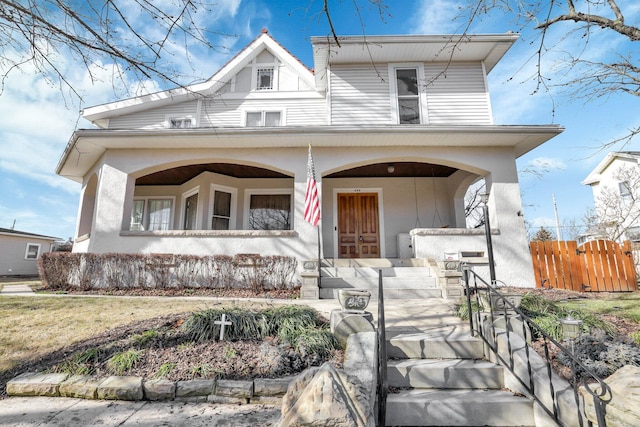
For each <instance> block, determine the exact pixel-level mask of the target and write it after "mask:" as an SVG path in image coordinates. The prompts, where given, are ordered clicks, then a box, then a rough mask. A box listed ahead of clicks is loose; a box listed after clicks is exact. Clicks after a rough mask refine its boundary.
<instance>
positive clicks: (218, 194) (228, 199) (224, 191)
mask: <svg viewBox="0 0 640 427" xmlns="http://www.w3.org/2000/svg"><path fill="white" fill-rule="evenodd" d="M209 200H210V202H209V214H210V217H211V223H210V226H211V230H235V229H236V211H237V203H238V190H237V189H236V188H233V187H225V186H222V185H217V184H212V185H211V196H210V199H209Z"/></svg>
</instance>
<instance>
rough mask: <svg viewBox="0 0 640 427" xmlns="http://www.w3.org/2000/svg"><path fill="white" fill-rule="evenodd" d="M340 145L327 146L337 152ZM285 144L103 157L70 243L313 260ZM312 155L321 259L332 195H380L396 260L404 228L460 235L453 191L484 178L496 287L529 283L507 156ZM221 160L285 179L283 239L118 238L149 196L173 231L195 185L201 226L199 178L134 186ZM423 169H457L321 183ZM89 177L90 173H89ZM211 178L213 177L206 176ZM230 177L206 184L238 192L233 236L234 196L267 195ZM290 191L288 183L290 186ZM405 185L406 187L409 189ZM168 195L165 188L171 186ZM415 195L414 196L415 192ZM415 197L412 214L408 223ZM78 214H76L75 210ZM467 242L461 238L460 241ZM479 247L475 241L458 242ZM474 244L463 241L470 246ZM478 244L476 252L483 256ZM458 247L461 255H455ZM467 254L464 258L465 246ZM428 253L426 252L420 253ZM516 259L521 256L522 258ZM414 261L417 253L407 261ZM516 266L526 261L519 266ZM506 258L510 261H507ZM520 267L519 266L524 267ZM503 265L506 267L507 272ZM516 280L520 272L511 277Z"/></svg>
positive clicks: (446, 151) (302, 180) (463, 152)
mask: <svg viewBox="0 0 640 427" xmlns="http://www.w3.org/2000/svg"><path fill="white" fill-rule="evenodd" d="M339 142H340V141H336V142H335V143H336V144H338V143H339ZM290 143H291V144H293V143H294V141H288V140H287V139H286V138H284V139H283V141H282V146H281V147H277V148H276V147H274V148H268V149H266V148H265V149H249V148H246V149H245V148H235V149H231V148H224V149H204V148H202V149H189V150H180V149H156V150H153V151H149V150H111V151H108V152H106V153H105V155H104V156H103V157H102V158H101V160H100V162H99V163H98V164H97V165H96V167H95V169H94V170H93V171H96V172H98V176H99V184H98V189H97V194H96V200H95V204H96V209H95V221H94V222H93V224H92V232H91V236H90V239H89V241H88V242H87V241H85V242H80V245H78V247H76V248H75V249H74V250H82V249H84V250H86V251H90V252H113V251H121V252H129V253H135V252H140V253H150V252H174V253H192V254H234V253H261V254H265V255H271V254H286V255H292V256H295V257H297V258H299V259H315V258H316V257H317V238H318V237H317V232H316V230H315V229H314V227H312V226H311V225H309V224H308V223H307V222H305V221H304V219H303V203H302V201H303V200H304V193H305V187H306V163H307V161H306V160H307V148H306V147H304V148H302V147H287V144H290ZM313 156H314V162H315V167H316V178H317V179H318V190H319V193H320V198H321V200H322V220H321V227H322V240H323V255H324V256H325V257H332V256H335V254H334V246H335V245H334V232H335V226H336V225H337V224H336V222H335V219H334V212H335V210H334V197H333V192H334V190H335V189H336V188H347V189H349V188H360V187H362V188H380V189H381V191H382V193H381V196H382V200H383V210H384V211H383V215H384V217H381V220H383V221H384V222H383V224H382V226H383V227H384V232H385V235H384V236H383V238H382V241H383V243H384V245H385V246H384V253H383V255H384V256H387V257H394V256H397V247H396V237H397V235H398V233H406V232H408V231H409V230H411V229H414V228H421V227H445V226H449V227H451V228H463V227H464V225H463V224H460V222H461V221H462V219H463V218H464V216H463V212H461V210H462V209H463V205H462V203H461V197H460V194H462V190H463V188H462V187H465V188H466V186H467V185H468V184H469V182H470V181H471V178H472V177H482V176H484V177H486V179H487V185H488V188H490V189H491V200H490V211H491V215H492V216H491V222H492V226H493V228H495V229H498V230H499V231H500V234H499V235H498V236H497V237H496V239H497V240H496V241H495V242H494V245H495V246H496V263H497V264H498V265H497V269H498V271H499V279H500V280H505V281H506V280H515V281H517V282H518V283H522V285H521V286H528V284H530V283H531V281H532V280H533V279H532V277H531V278H530V279H528V278H526V279H521V278H520V276H521V275H522V274H524V275H526V273H523V272H528V271H531V264H530V262H531V261H530V257H528V250H527V242H526V234H525V229H524V223H523V220H522V217H519V216H518V215H517V212H518V211H520V210H521V209H522V207H521V201H520V196H519V188H518V183H517V172H516V167H515V158H514V154H513V151H512V150H511V149H509V148H499V147H475V148H474V149H471V148H470V147H454V148H452V147H446V146H437V147H435V146H430V147H420V146H403V147H370V146H367V147H343V146H331V147H323V146H320V147H313ZM207 162H221V163H234V164H243V165H251V166H258V167H263V168H267V169H270V170H275V171H279V172H282V173H285V174H287V175H290V176H293V178H289V179H283V180H278V181H281V182H279V184H278V185H283V186H284V187H288V188H292V187H293V200H292V203H293V206H294V208H293V216H294V218H293V227H294V229H293V230H292V231H290V232H287V233H285V235H282V234H280V235H278V234H277V233H275V232H274V233H272V234H268V233H267V234H266V235H261V236H256V235H252V234H251V233H250V232H247V231H244V232H237V233H233V232H226V233H216V232H211V231H210V232H208V233H190V232H180V231H175V232H170V233H167V234H166V235H159V234H151V233H147V234H140V233H138V234H136V233H130V232H128V227H129V220H130V213H131V205H132V200H133V197H134V191H135V192H136V193H135V194H136V195H145V194H152V193H153V194H156V192H158V191H166V193H165V194H167V193H170V194H173V197H175V198H176V203H175V209H174V222H173V223H174V225H176V227H175V228H180V227H179V225H180V221H181V218H182V213H181V204H182V203H181V202H182V197H183V193H184V192H187V191H189V190H191V189H192V188H194V187H195V186H197V185H200V191H201V193H200V194H201V196H202V199H201V200H199V203H200V202H201V203H202V208H203V211H199V218H200V220H201V221H202V224H206V222H207V221H208V215H209V213H208V206H209V200H208V198H209V197H210V195H209V184H210V181H209V177H204V176H201V177H197V178H194V179H193V180H192V181H189V182H187V183H185V184H183V185H180V186H177V185H176V186H170V187H168V188H165V189H164V190H160V189H158V188H152V187H149V188H147V189H143V188H142V187H138V188H136V187H135V179H136V178H137V177H140V176H144V175H147V174H149V173H153V172H156V171H160V170H165V169H169V168H173V167H178V166H184V165H189V164H198V163H207ZM392 162H424V163H433V164H441V165H446V166H450V167H454V168H458V169H460V170H459V171H458V172H456V173H455V174H453V175H451V176H450V177H448V178H436V179H433V178H415V179H414V178H348V179H347V178H339V179H338V178H335V179H330V178H326V182H324V180H323V178H322V177H323V176H327V175H330V174H332V173H334V172H338V171H342V170H347V169H351V168H355V167H358V166H363V165H368V164H373V163H392ZM93 171H92V172H93ZM210 175H211V176H213V175H215V174H210ZM236 180H237V179H236V178H232V177H228V176H216V177H215V182H216V184H220V185H229V186H233V187H237V188H238V199H239V200H238V204H237V205H238V207H239V209H238V212H236V222H237V226H236V228H238V229H241V228H242V227H243V213H242V212H240V210H241V207H242V206H243V203H242V200H241V197H242V194H241V193H242V191H243V190H241V189H246V188H250V187H251V188H257V187H260V186H264V187H267V188H273V182H275V181H273V182H271V183H270V181H271V180H267V179H265V180H258V179H256V180H254V181H253V182H249V181H247V182H248V184H247V185H244V186H243V185H240V183H239V182H238V181H236ZM291 183H293V184H291ZM414 184H415V189H414ZM171 187H173V188H171ZM416 190H417V191H416ZM416 194H417V196H418V201H419V203H418V214H417V215H416ZM80 212H82V209H80ZM467 237H468V236H467ZM465 239H466V240H465V245H466V244H467V243H466V242H467V241H473V242H475V241H476V240H477V244H478V245H481V243H482V240H483V238H481V237H477V238H476V237H474V238H473V239H468V238H465ZM452 242H453V240H451V236H449V237H446V238H443V240H442V243H438V244H437V245H431V244H430V246H433V256H434V258H436V259H437V258H438V257H441V256H442V253H443V252H444V250H445V249H446V250H449V249H450V247H451V244H452ZM475 244H476V243H473V245H475ZM484 247H485V246H482V247H481V248H480V249H478V250H484V249H483V248H484ZM465 249H466V248H465ZM469 249H470V250H474V249H472V248H469ZM430 250H431V249H430ZM525 252H527V256H526V257H525ZM416 255H417V256H423V255H424V254H422V253H416ZM525 258H526V259H525ZM514 260H516V261H514ZM527 262H528V263H527ZM507 265H514V266H515V267H513V268H510V267H509V268H507V267H506V266H507ZM521 273H522V274H521Z"/></svg>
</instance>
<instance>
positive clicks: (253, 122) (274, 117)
mask: <svg viewBox="0 0 640 427" xmlns="http://www.w3.org/2000/svg"><path fill="white" fill-rule="evenodd" d="M245 120H246V121H245V126H247V127H260V126H266V127H274V126H282V122H283V120H282V113H281V112H280V111H247V114H246V117H245Z"/></svg>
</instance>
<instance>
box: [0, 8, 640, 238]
mask: <svg viewBox="0 0 640 427" xmlns="http://www.w3.org/2000/svg"><path fill="white" fill-rule="evenodd" d="M166 2H168V0H163V1H162V3H166ZM132 3H133V2H132ZM216 3H217V7H216V9H215V11H214V12H211V13H210V14H201V15H198V19H200V20H202V22H207V23H208V25H209V26H210V27H211V28H215V29H216V30H219V31H223V32H225V33H227V34H234V35H237V37H223V36H219V37H218V38H217V39H216V40H214V43H215V44H218V45H221V46H225V48H226V49H219V50H220V51H221V52H217V51H216V52H211V51H207V50H204V49H202V48H199V47H197V46H190V49H189V51H188V52H184V49H183V47H182V46H181V45H180V44H179V43H176V44H175V45H173V46H172V47H170V49H172V54H173V55H172V56H171V57H168V58H166V60H167V61H173V62H174V63H175V64H178V66H180V67H182V69H181V71H182V72H184V74H187V75H190V76H191V77H190V78H189V79H187V80H185V81H184V83H185V84H188V83H191V82H192V81H194V80H193V79H205V78H207V77H209V76H211V75H212V74H213V73H214V72H215V71H217V69H218V68H219V67H220V66H221V65H222V64H224V63H225V62H226V60H228V59H229V57H230V56H231V55H233V54H234V53H236V52H237V51H238V50H239V49H242V48H243V47H244V46H245V45H246V44H247V43H248V42H249V41H251V40H252V39H253V38H255V37H256V36H257V35H258V34H259V33H260V30H261V29H262V28H267V29H268V30H269V33H270V34H271V35H272V36H273V37H274V38H275V39H276V40H277V41H278V42H280V43H281V44H282V45H283V46H284V47H285V48H287V49H288V50H289V51H290V52H292V53H293V54H294V55H295V56H297V57H298V58H299V59H300V60H301V61H302V62H303V63H304V64H305V65H307V66H309V67H313V63H312V52H311V45H310V44H309V37H311V36H323V35H327V34H328V32H329V27H328V25H327V22H326V19H325V18H324V17H323V16H322V15H321V14H320V10H321V7H322V1H321V0H274V1H267V0H262V1H260V0H219V1H217V2H216ZM458 3H462V0H460V1H448V0H403V1H402V2H399V1H393V0H389V1H387V4H388V5H389V8H388V10H387V11H388V14H385V15H384V16H383V17H382V19H381V17H380V15H379V13H378V11H377V9H374V8H371V7H369V6H366V7H363V8H362V9H361V10H360V16H359V15H358V13H356V11H355V9H354V7H353V2H351V1H347V0H342V1H338V0H332V1H330V3H329V4H330V7H331V12H332V18H333V23H334V26H335V29H336V31H337V32H338V34H340V35H360V34H363V32H364V33H365V34H367V35H384V34H433V33H457V32H460V31H462V30H463V28H464V22H460V21H454V20H453V18H454V17H455V14H456V13H457V11H458V9H457V7H456V5H457V4H458ZM620 5H621V7H622V8H623V11H624V12H625V13H626V14H627V19H628V22H634V21H635V22H637V21H638V17H639V16H640V6H639V5H637V4H635V2H634V1H632V0H627V1H622V2H620ZM130 13H131V14H132V15H131V16H134V17H135V16H136V11H135V10H131V11H130ZM565 28H566V27H565ZM153 30H154V28H153V26H152V25H150V26H149V30H148V31H149V32H152V31H153ZM562 30H563V28H562V27H560V26H559V27H558V28H557V29H555V28H554V29H553V31H551V33H550V34H549V37H550V40H553V38H554V37H555V38H556V39H557V40H559V34H561V31H562ZM507 31H515V32H520V31H519V28H518V27H517V26H516V25H515V23H514V22H513V21H512V20H509V19H505V17H504V16H499V17H496V18H492V17H484V18H483V19H482V20H480V21H478V22H477V24H475V25H474V27H472V30H471V31H470V32H472V33H504V32H507ZM534 35H535V34H534V32H532V31H531V30H524V31H522V39H521V40H520V41H518V42H517V43H516V45H515V46H514V47H513V48H512V49H511V50H510V51H509V52H508V53H507V55H506V56H505V57H504V58H503V60H502V61H501V62H500V63H499V64H498V66H497V67H496V68H495V69H494V70H493V71H492V73H491V74H490V76H489V85H490V90H491V100H492V107H493V113H494V119H495V122H496V124H550V123H557V124H560V125H562V126H564V127H565V128H566V130H565V132H564V133H563V134H561V135H560V136H558V137H556V138H554V139H553V140H552V141H550V142H548V143H547V144H545V145H543V146H541V147H539V148H537V149H535V150H533V151H532V152H531V153H529V154H527V155H525V156H523V157H521V158H520V159H519V160H518V167H519V170H521V171H523V173H521V174H520V181H521V186H522V191H523V202H524V205H525V208H524V212H525V218H526V220H527V221H528V222H529V223H530V224H532V225H533V226H540V225H546V226H550V227H552V228H553V227H554V224H555V221H554V211H553V203H552V194H555V197H556V200H557V207H558V213H559V216H560V219H561V221H568V220H570V219H576V220H579V219H580V218H581V217H582V215H583V214H584V212H585V211H586V209H587V208H589V207H591V206H593V198H592V194H591V190H590V188H589V187H587V186H584V185H582V184H581V181H582V180H583V179H584V178H585V177H586V176H587V174H588V173H589V172H590V171H591V169H593V167H595V165H596V164H597V163H598V162H599V161H600V160H601V159H602V157H604V155H605V154H606V152H600V153H598V149H599V148H600V147H601V146H602V144H604V143H606V142H608V141H610V140H612V139H614V138H616V137H619V136H622V135H623V134H624V132H625V130H626V129H627V128H631V127H632V126H634V125H636V124H637V123H636V122H635V120H637V119H638V116H639V115H638V112H639V111H640V109H639V108H638V100H637V98H635V99H634V97H632V96H624V95H620V94H612V95H610V96H607V97H601V98H597V99H595V100H591V101H590V102H589V103H585V101H584V100H575V99H573V98H572V97H570V96H568V95H566V94H563V93H561V92H560V91H558V90H556V89H552V90H551V94H549V93H545V92H544V91H541V92H538V93H536V94H533V92H534V91H535V82H534V81H532V80H531V79H530V78H529V77H531V76H533V75H534V74H535V58H534V59H533V60H532V59H531V58H532V56H533V55H534V52H535V49H536V48H537V45H536V44H535V42H534V41H533V40H534ZM570 43H572V42H571V40H563V41H562V42H560V45H559V46H558V52H560V51H561V50H562V49H564V48H567V46H571V44H570ZM627 48H628V43H627V44H624V43H622V42H621V41H620V40H619V39H617V38H613V37H610V36H607V35H605V34H603V35H601V36H600V37H599V38H595V37H594V38H593V39H592V40H591V42H590V44H589V49H588V50H586V51H585V52H587V54H588V55H590V57H592V58H593V59H597V58H599V57H602V56H607V55H611V54H612V52H615V51H625V52H626V51H627V50H625V49H627ZM186 53H188V55H189V56H188V57H189V58H190V60H189V61H186V60H185V59H184V58H185V54H186ZM11 54H12V52H10V51H6V50H5V51H4V52H3V56H10V55H11ZM559 55H560V54H559V53H558V54H551V55H548V56H547V57H545V59H544V61H543V66H544V67H545V69H546V70H548V74H549V75H550V76H551V77H553V80H552V81H553V82H556V81H559V79H561V78H562V75H561V73H556V72H554V67H556V60H557V59H558V57H559ZM636 57H637V55H636ZM56 61H57V64H58V65H59V67H60V68H61V69H63V70H66V71H67V72H68V76H69V79H70V80H71V81H72V82H73V83H74V85H75V87H76V88H77V89H79V90H80V91H81V92H82V93H83V96H84V104H82V105H80V103H79V102H78V101H77V100H76V99H74V98H73V97H72V96H69V95H68V94H66V93H65V92H61V91H60V89H59V88H58V87H56V86H55V85H52V84H51V83H50V82H47V81H46V80H45V79H44V78H42V77H41V76H39V75H38V74H36V73H34V72H33V70H32V69H30V68H29V67H28V66H27V67H24V68H23V69H22V70H21V71H20V72H14V73H12V74H10V75H9V78H8V79H7V81H6V83H5V88H4V92H3V93H2V94H1V95H0V227H4V228H10V227H12V225H13V223H14V220H15V229H16V230H21V231H27V232H33V233H41V234H46V235H51V236H56V237H61V238H64V239H66V238H68V237H71V236H73V234H74V231H75V221H76V214H77V207H78V201H79V193H80V184H78V183H75V182H72V181H70V180H67V179H65V178H62V177H59V176H57V175H56V174H55V173H54V170H55V168H56V165H57V163H58V160H59V159H60V156H61V154H62V151H63V149H64V147H65V145H66V144H67V142H68V140H69V137H70V136H71V134H72V132H73V130H74V129H75V128H87V127H90V124H89V123H88V122H86V121H84V120H83V119H80V118H79V114H78V111H80V110H81V108H82V107H83V106H92V105H97V104H102V103H105V102H109V101H113V100H115V99H118V98H119V97H123V96H122V93H123V92H122V90H120V89H122V88H120V89H117V90H115V91H114V88H113V87H112V85H111V83H110V81H109V79H108V76H109V75H110V74H111V71H112V70H113V67H114V65H113V64H108V63H101V64H97V65H96V69H97V70H99V71H98V73H99V74H100V73H102V74H103V76H104V79H102V81H96V82H93V83H92V82H91V81H90V79H89V78H88V75H87V73H86V70H84V69H83V68H82V67H79V66H78V64H77V63H74V61H73V60H72V59H71V58H69V57H65V56H60V57H58V58H56ZM143 83H144V86H145V87H146V88H147V90H151V91H153V90H155V89H164V88H163V87H159V86H158V84H157V83H155V82H143ZM124 85H125V86H128V89H131V90H135V88H136V87H138V86H139V85H140V82H137V81H134V80H130V81H126V82H124ZM627 98H629V99H627ZM624 149H626V150H639V149H640V146H639V145H638V141H634V142H632V144H630V145H627V146H626V147H625V148H624ZM532 169H536V170H544V171H545V172H544V173H543V175H542V177H536V176H534V174H532V173H527V172H524V171H527V170H532Z"/></svg>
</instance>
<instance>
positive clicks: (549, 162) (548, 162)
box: [529, 157, 567, 170]
mask: <svg viewBox="0 0 640 427" xmlns="http://www.w3.org/2000/svg"><path fill="white" fill-rule="evenodd" d="M529 165H530V166H533V167H535V168H539V169H545V170H564V169H566V168H567V165H566V164H565V163H564V161H563V160H562V159H557V158H550V157H536V158H535V159H532V160H530V161H529Z"/></svg>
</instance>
